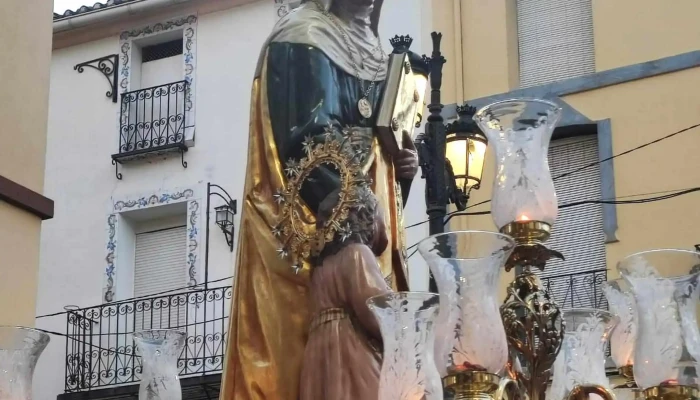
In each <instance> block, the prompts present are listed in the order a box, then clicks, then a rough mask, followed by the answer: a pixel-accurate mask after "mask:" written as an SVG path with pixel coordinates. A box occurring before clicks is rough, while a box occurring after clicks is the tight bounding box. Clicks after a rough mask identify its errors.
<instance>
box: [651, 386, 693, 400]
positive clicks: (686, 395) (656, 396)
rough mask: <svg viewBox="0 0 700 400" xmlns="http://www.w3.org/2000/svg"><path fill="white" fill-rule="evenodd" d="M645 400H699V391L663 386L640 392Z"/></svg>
mask: <svg viewBox="0 0 700 400" xmlns="http://www.w3.org/2000/svg"><path fill="white" fill-rule="evenodd" d="M642 396H643V397H644V398H645V399H646V400H699V399H700V390H698V388H697V387H695V386H685V385H674V384H663V385H659V386H653V387H650V388H648V389H644V390H643V391H642Z"/></svg>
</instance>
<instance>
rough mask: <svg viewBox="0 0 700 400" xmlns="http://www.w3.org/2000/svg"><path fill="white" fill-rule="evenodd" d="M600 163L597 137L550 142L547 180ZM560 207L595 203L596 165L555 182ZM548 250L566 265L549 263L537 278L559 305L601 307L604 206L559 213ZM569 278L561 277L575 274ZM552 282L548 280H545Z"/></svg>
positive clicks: (581, 207) (585, 206)
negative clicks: (556, 254)
mask: <svg viewBox="0 0 700 400" xmlns="http://www.w3.org/2000/svg"><path fill="white" fill-rule="evenodd" d="M598 160H599V157H598V139H597V136H595V135H592V136H582V137H581V136H579V137H575V138H569V139H561V140H555V141H553V142H552V145H551V147H550V149H549V166H550V169H551V171H552V176H553V177H557V176H559V175H561V174H564V173H566V172H570V171H572V170H574V169H577V168H579V167H582V166H584V165H588V164H591V163H594V162H597V161H598ZM554 185H555V187H556V190H557V196H558V201H559V204H560V205H563V204H569V203H573V202H578V201H584V200H600V198H601V193H600V167H599V165H598V164H596V165H595V166H594V167H590V168H586V169H584V170H582V171H580V172H577V173H575V174H572V175H569V176H566V177H563V178H560V179H557V180H555V181H554ZM546 245H547V247H549V248H551V249H554V250H557V251H559V252H561V253H562V254H563V255H564V257H565V258H566V260H565V261H561V260H557V259H552V260H550V261H548V262H547V267H546V268H545V270H544V272H542V273H541V274H540V277H541V278H542V279H543V282H544V283H545V285H547V283H549V284H550V293H551V294H552V295H553V296H554V298H555V299H556V300H557V302H558V303H559V304H560V306H562V307H565V308H570V307H601V306H604V304H601V299H602V293H601V290H600V283H601V281H602V280H604V277H605V273H604V272H601V273H597V274H592V273H588V274H585V272H590V271H596V270H598V271H600V270H604V269H605V268H606V267H607V264H606V260H605V234H604V232H603V208H602V205H600V204H586V205H582V206H576V207H569V208H562V209H559V215H558V217H557V220H556V222H555V223H554V227H553V229H552V236H551V238H550V239H549V240H548V241H547V243H546ZM578 273H584V274H580V275H576V276H573V277H568V276H567V277H563V276H562V275H568V274H578ZM548 277H550V278H552V279H551V280H548V279H547V278H548Z"/></svg>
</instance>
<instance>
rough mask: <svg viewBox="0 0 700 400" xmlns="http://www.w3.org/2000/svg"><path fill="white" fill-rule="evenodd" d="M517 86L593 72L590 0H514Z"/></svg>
mask: <svg viewBox="0 0 700 400" xmlns="http://www.w3.org/2000/svg"><path fill="white" fill-rule="evenodd" d="M517 13H518V50H519V58H520V86H521V87H529V86H536V85H542V84H545V83H550V82H554V81H559V80H562V79H567V78H573V77H577V76H582V75H586V74H591V73H594V72H595V49H594V45H593V10H592V6H591V0H566V1H562V0H517Z"/></svg>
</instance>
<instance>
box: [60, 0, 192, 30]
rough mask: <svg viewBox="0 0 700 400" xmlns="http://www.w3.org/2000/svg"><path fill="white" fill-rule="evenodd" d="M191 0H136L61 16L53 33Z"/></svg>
mask: <svg viewBox="0 0 700 400" xmlns="http://www.w3.org/2000/svg"><path fill="white" fill-rule="evenodd" d="M190 1H192V0H137V1H132V2H129V3H124V4H120V5H118V6H113V7H110V8H108V9H99V10H95V11H91V12H88V13H84V14H78V15H74V16H72V17H67V18H63V19H61V20H59V21H56V22H54V23H53V33H54V34H56V33H59V32H65V31H69V30H72V29H78V28H83V27H85V26H89V25H94V24H103V23H106V22H109V21H113V20H116V19H119V18H122V17H125V16H131V17H133V16H136V15H138V14H143V13H145V12H148V11H153V10H157V9H159V8H166V7H169V6H175V5H178V4H182V3H187V2H190Z"/></svg>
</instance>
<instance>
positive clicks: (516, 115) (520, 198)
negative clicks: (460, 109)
mask: <svg viewBox="0 0 700 400" xmlns="http://www.w3.org/2000/svg"><path fill="white" fill-rule="evenodd" d="M560 116H561V108H560V107H559V106H557V105H556V104H555V103H552V102H549V101H545V100H535V99H513V100H505V101H499V102H497V103H493V104H490V105H488V106H486V107H484V108H482V109H480V110H479V111H478V112H477V113H476V114H475V115H474V120H475V121H476V123H477V124H478V125H479V127H480V128H481V130H482V131H483V132H484V134H486V137H487V138H488V143H489V146H491V147H492V148H493V149H494V152H495V156H496V157H495V159H496V177H495V179H494V183H493V194H492V199H491V214H492V217H493V220H494V222H495V224H496V226H497V227H498V228H499V229H501V228H503V227H504V226H505V225H508V224H509V223H511V222H515V221H528V220H529V221H540V222H545V223H547V224H549V225H552V224H553V223H554V220H555V219H556V218H557V195H556V192H555V190H554V182H553V181H552V176H551V174H550V171H549V162H548V159H547V154H548V151H549V141H550V139H551V137H552V133H553V132H554V128H555V127H556V124H557V121H559V118H560Z"/></svg>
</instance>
